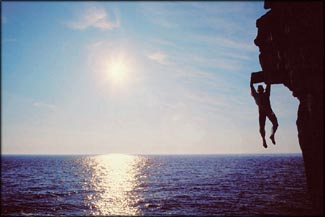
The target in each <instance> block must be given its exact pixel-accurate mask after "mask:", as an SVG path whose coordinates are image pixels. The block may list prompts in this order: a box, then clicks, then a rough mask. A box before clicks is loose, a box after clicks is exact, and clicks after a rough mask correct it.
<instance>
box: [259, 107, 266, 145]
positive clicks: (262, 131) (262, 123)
mask: <svg viewBox="0 0 325 217" xmlns="http://www.w3.org/2000/svg"><path fill="white" fill-rule="evenodd" d="M258 119H259V123H260V134H261V136H262V139H263V146H264V148H267V144H266V140H265V120H266V115H265V114H261V113H260V114H259V118H258Z"/></svg>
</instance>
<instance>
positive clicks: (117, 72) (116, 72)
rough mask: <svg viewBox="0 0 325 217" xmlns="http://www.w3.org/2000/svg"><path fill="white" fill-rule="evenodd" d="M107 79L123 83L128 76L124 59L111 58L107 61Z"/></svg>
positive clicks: (115, 82)
mask: <svg viewBox="0 0 325 217" xmlns="http://www.w3.org/2000/svg"><path fill="white" fill-rule="evenodd" d="M106 73H107V74H106V75H107V80H108V81H110V82H112V83H114V84H121V83H125V82H126V81H127V78H128V73H129V68H128V64H127V62H126V60H124V59H118V60H111V61H109V63H108V67H107V71H106Z"/></svg>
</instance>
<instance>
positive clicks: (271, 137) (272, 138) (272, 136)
mask: <svg viewBox="0 0 325 217" xmlns="http://www.w3.org/2000/svg"><path fill="white" fill-rule="evenodd" d="M270 139H271V140H272V143H273V144H274V145H275V139H274V135H271V136H270Z"/></svg>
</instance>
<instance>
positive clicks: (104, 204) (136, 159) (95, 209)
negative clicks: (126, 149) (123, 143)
mask: <svg viewBox="0 0 325 217" xmlns="http://www.w3.org/2000/svg"><path fill="white" fill-rule="evenodd" d="M145 160H146V159H145V158H144V157H140V156H131V155H124V154H109V155H101V156H94V157H91V158H88V159H87V160H86V161H85V162H84V163H85V164H87V167H90V170H91V178H90V183H87V184H88V185H90V186H91V189H92V190H93V193H92V194H89V195H88V196H87V198H86V200H87V203H88V205H89V206H90V207H91V214H92V215H137V214H139V213H140V210H139V207H138V206H137V204H138V202H139V200H140V199H141V196H140V195H139V194H137V192H136V188H138V186H139V185H140V180H139V178H141V170H142V168H143V166H144V164H145Z"/></svg>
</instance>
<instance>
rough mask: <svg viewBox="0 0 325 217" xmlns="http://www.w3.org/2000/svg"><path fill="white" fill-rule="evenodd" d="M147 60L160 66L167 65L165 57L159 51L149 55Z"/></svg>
mask: <svg viewBox="0 0 325 217" xmlns="http://www.w3.org/2000/svg"><path fill="white" fill-rule="evenodd" d="M148 58H149V59H151V60H153V61H155V62H158V63H160V64H168V61H167V58H168V57H167V55H166V54H165V53H163V52H161V51H157V52H154V53H151V54H149V55H148Z"/></svg>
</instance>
